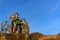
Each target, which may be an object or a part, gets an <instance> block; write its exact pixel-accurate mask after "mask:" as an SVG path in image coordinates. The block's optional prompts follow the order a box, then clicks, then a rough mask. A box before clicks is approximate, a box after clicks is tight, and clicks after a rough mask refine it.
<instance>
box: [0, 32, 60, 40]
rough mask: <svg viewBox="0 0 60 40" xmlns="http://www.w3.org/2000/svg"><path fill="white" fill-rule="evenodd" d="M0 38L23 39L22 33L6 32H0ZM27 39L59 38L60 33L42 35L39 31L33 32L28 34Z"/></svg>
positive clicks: (58, 39) (4, 39)
mask: <svg viewBox="0 0 60 40" xmlns="http://www.w3.org/2000/svg"><path fill="white" fill-rule="evenodd" d="M0 40H25V35H24V34H17V35H16V34H14V33H12V34H7V33H1V32H0ZM28 40H60V33H59V34H56V35H43V34H41V33H38V32H35V33H31V34H29V38H28Z"/></svg>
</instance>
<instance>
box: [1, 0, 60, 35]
mask: <svg viewBox="0 0 60 40" xmlns="http://www.w3.org/2000/svg"><path fill="white" fill-rule="evenodd" d="M16 12H18V13H19V15H20V17H21V18H26V20H27V21H28V24H29V27H30V33H33V32H40V33H43V34H46V35H50V34H57V33H60V0H0V24H1V22H2V21H3V20H9V18H8V16H9V15H10V14H12V13H13V14H14V13H16ZM9 21H10V20H9Z"/></svg>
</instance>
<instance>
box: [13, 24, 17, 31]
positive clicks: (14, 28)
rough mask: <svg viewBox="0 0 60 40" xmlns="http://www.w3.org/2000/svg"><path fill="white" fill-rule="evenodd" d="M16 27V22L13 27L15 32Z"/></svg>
mask: <svg viewBox="0 0 60 40" xmlns="http://www.w3.org/2000/svg"><path fill="white" fill-rule="evenodd" d="M15 29H16V24H14V27H13V32H15Z"/></svg>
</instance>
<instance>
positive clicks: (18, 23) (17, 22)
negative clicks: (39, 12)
mask: <svg viewBox="0 0 60 40" xmlns="http://www.w3.org/2000/svg"><path fill="white" fill-rule="evenodd" d="M15 24H16V27H15V28H16V30H17V29H19V30H18V31H20V33H22V27H21V21H20V18H19V14H18V13H17V12H16V14H15Z"/></svg>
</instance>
